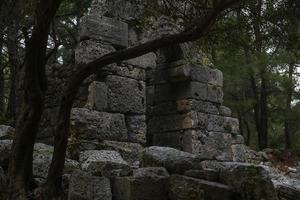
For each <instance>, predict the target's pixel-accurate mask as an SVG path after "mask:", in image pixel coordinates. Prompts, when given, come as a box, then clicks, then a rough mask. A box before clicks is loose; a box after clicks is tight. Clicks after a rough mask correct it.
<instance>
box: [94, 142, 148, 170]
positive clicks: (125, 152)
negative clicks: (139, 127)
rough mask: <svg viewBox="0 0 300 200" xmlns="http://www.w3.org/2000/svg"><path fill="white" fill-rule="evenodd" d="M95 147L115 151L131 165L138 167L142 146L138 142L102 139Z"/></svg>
mask: <svg viewBox="0 0 300 200" xmlns="http://www.w3.org/2000/svg"><path fill="white" fill-rule="evenodd" d="M97 146H98V147H97V148H98V149H101V150H111V151H117V152H119V153H120V154H121V156H122V158H123V159H124V160H125V161H126V162H128V164H130V165H131V166H134V167H138V165H139V162H140V160H141V152H142V150H143V146H142V145H141V144H138V143H129V142H116V141H107V140H105V141H102V142H101V143H98V144H97Z"/></svg>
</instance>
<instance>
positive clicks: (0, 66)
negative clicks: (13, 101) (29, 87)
mask: <svg viewBox="0 0 300 200" xmlns="http://www.w3.org/2000/svg"><path fill="white" fill-rule="evenodd" d="M0 8H1V6H0ZM1 38H2V34H0V118H1V117H3V116H4V115H3V113H4V88H5V85H4V84H5V83H4V72H3V70H4V63H3V62H2V60H1V51H2V40H1Z"/></svg>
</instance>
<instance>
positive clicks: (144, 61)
mask: <svg viewBox="0 0 300 200" xmlns="http://www.w3.org/2000/svg"><path fill="white" fill-rule="evenodd" d="M124 63H126V64H129V65H133V66H137V67H142V68H144V69H147V68H155V67H156V55H155V54H154V53H148V54H145V55H143V56H140V57H137V58H133V59H130V60H126V61H124Z"/></svg>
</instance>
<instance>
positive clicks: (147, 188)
mask: <svg viewBox="0 0 300 200" xmlns="http://www.w3.org/2000/svg"><path fill="white" fill-rule="evenodd" d="M168 178H169V175H168V173H167V172H166V170H165V169H164V168H141V169H138V170H136V171H135V172H134V174H133V176H132V177H121V178H119V177H117V178H115V180H114V186H113V190H114V199H116V200H141V199H143V200H153V199H155V200H168Z"/></svg>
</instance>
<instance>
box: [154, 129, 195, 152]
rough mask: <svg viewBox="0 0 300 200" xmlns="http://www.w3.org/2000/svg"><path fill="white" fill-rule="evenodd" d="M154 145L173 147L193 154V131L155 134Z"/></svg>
mask: <svg viewBox="0 0 300 200" xmlns="http://www.w3.org/2000/svg"><path fill="white" fill-rule="evenodd" d="M153 145H155V146H164V147H172V148H175V149H178V150H181V151H185V152H189V153H193V144H192V135H191V131H175V132H165V133H157V134H155V133H154V134H153Z"/></svg>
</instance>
